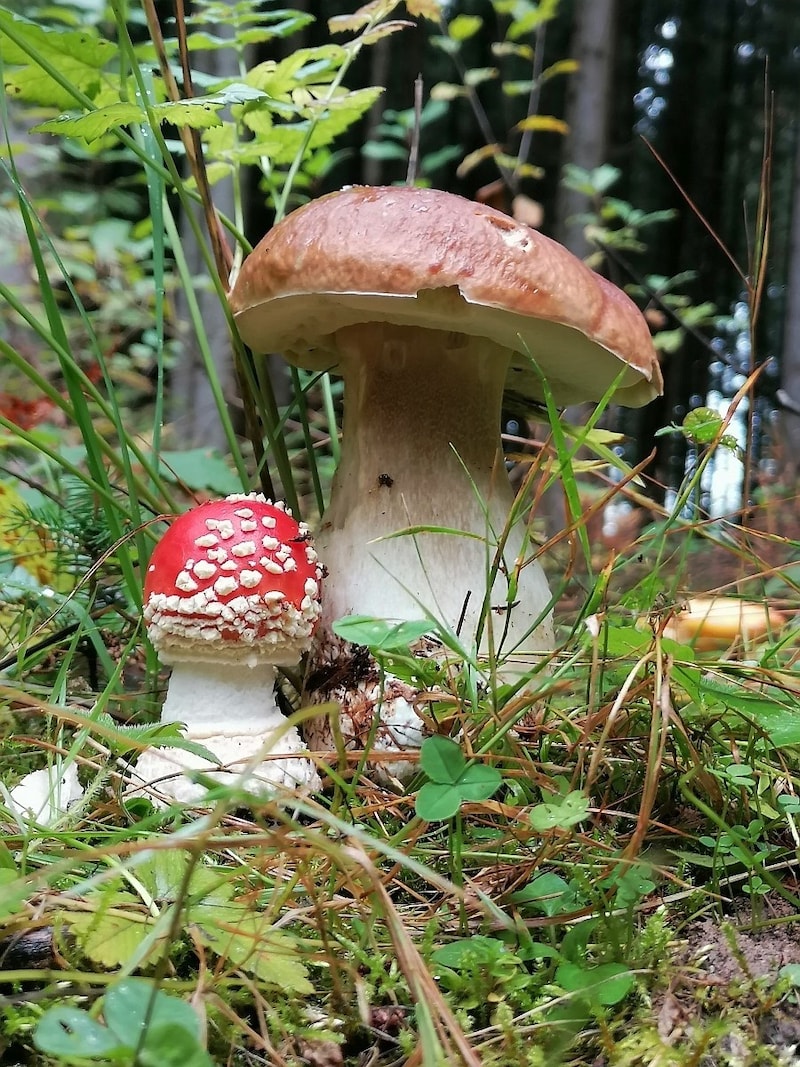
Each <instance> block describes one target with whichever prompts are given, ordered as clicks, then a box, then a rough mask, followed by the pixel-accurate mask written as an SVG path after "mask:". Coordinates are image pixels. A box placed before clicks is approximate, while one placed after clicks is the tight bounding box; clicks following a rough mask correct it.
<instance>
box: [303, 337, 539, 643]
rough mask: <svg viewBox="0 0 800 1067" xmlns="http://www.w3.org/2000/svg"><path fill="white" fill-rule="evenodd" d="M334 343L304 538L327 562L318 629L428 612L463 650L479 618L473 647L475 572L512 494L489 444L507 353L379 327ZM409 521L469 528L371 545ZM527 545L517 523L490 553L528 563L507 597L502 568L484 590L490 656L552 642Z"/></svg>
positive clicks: (477, 604)
mask: <svg viewBox="0 0 800 1067" xmlns="http://www.w3.org/2000/svg"><path fill="white" fill-rule="evenodd" d="M337 342H338V344H339V348H340V350H341V351H342V352H343V358H342V363H341V369H342V371H343V374H344V378H345V419H344V427H343V438H342V458H341V462H340V465H339V469H338V471H337V473H336V477H335V479H334V484H333V488H332V492H331V503H330V507H329V510H328V512H327V513H326V515H325V517H324V520H323V523H322V527H321V530H320V532H319V535H318V537H317V548H318V551H319V556H320V559H321V560H322V562H323V563H324V564H325V565H326V567H327V569H328V577H327V579H326V583H325V595H324V605H323V620H322V622H323V633H324V631H325V630H326V629H327V628H329V626H330V623H331V622H332V621H333V620H334V619H336V618H340V617H342V616H344V615H349V614H354V613H356V614H365V615H372V616H375V617H378V618H389V619H409V618H421V617H424V614H425V609H427V611H428V612H430V613H431V614H432V615H433V616H434V617H435V618H437V619H439V620H441V621H442V622H444V623H445V625H446V626H448V627H450V628H451V629H453V630H455V629H458V630H459V634H460V637H461V639H462V640H463V641H464V642H465V643H466V644H467V646H469V645H471V643H472V642H473V641H474V640H475V637H476V633H477V631H478V629H479V626H481V625H483V636H482V639H481V642H480V645H481V648H482V650H484V651H485V650H486V648H487V644H488V635H487V633H486V630H487V626H486V624H485V623H483V624H482V623H481V618H482V616H483V615H484V601H485V599H486V582H487V575H488V573H489V569H490V566H491V562H492V558H493V556H494V552H495V548H496V544H497V539H498V538H500V537H501V535H502V533H503V529H504V527H505V524H506V520H507V516H508V512H509V509H510V507H511V505H512V502H513V494H512V491H511V487H510V485H509V483H508V478H507V476H506V472H505V467H504V464H503V460H502V455H501V452H500V448H499V427H500V412H501V403H502V396H503V386H504V382H505V377H506V371H507V367H508V363H509V359H510V355H509V353H508V352H507V351H506V350H504V349H502V348H500V347H498V346H493V345H487V344H486V342H484V341H480V342H479V341H476V340H475V339H473V338H469V337H466V336H465V335H463V334H459V333H443V332H440V331H432V330H422V329H415V328H409V327H404V328H398V327H392V326H384V325H380V324H375V325H367V326H355V327H351V328H348V329H346V330H341V331H340V332H339V334H338V335H337ZM413 526H439V527H444V528H448V529H452V530H457V531H461V533H462V534H466V535H470V534H471V535H477V536H459V535H458V534H445V533H419V534H417V535H415V536H410V535H406V536H402V537H399V538H392V539H391V540H384V541H382V542H379V543H375V541H376V539H378V538H386V537H387V536H389V535H392V534H394V533H396V532H397V531H398V530H403V529H406V528H408V527H413ZM531 554H532V553H531V548H530V546H529V545H528V544H527V533H526V530H525V528H524V524H523V528H522V529H520V528H515V529H513V530H512V531H511V534H510V536H509V537H508V541H507V543H506V547H505V550H504V553H503V568H504V569H505V570H507V571H509V572H513V571H514V568H515V564H516V562H517V560H518V558H519V557H523V558H526V559H528V563H527V564H526V565H525V566H524V567H523V569H522V571H521V573H520V575H519V584H518V587H517V588H516V590H515V591H514V595H513V604H514V606H512V607H509V603H508V602H509V596H508V583H507V581H506V577H505V574H503V573H502V570H501V572H500V573H498V575H497V577H496V579H495V581H494V584H493V586H492V589H491V591H490V596H489V602H490V605H491V607H492V609H493V610H492V611H491V613H490V616H489V619H490V622H491V626H492V629H493V632H494V640H495V648H496V650H497V645H500V646H501V647H500V648H499V653H500V656H502V655H504V654H505V655H508V654H510V653H512V652H514V651H516V652H519V651H532V650H537V651H541V650H543V649H548V648H550V647H552V643H553V634H552V623H551V621H550V617H549V614H548V613H547V606H548V604H549V601H550V593H549V590H548V587H547V582H546V580H545V578H544V575H543V572H542V570H541V567H540V566H539V564H538V563H537V562H533V561H531V560H530V556H531ZM537 622H538V625H536V628H535V629H534V625H535V624H537ZM531 631H532V632H531Z"/></svg>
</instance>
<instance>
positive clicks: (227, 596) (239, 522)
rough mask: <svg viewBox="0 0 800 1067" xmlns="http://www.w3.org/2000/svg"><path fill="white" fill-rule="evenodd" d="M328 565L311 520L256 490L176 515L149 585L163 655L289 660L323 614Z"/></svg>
mask: <svg viewBox="0 0 800 1067" xmlns="http://www.w3.org/2000/svg"><path fill="white" fill-rule="evenodd" d="M321 577H322V570H321V567H320V565H319V562H318V560H317V555H316V552H315V551H314V548H313V547H312V545H311V544H310V543H309V540H308V528H307V527H306V526H305V524H304V523H299V522H297V521H296V520H295V519H294V518H293V517H292V515H291V513H290V512H289V511H287V509H286V508H285V506H284V505H283V504H282V503H276V504H273V503H271V502H269V501H267V500H266V499H265V498H264V497H263V496H261V495H260V494H258V493H250V494H236V495H232V496H228V497H226V498H225V499H224V500H216V501H210V502H208V503H205V504H201V505H199V506H198V507H195V508H192V509H191V510H190V511H187V512H185V513H184V514H183V515H181V516H179V517H178V518H177V519H176V520H175V521H174V522H173V523H172V525H171V526H170V528H169V530H168V531H167V532H166V533H165V534H164V536H163V537H162V539H161V541H160V542H159V543H158V545H157V546H156V548H155V550H154V552H153V555H152V557H151V560H150V565H149V567H148V570H147V576H146V579H145V587H144V618H145V622H146V625H147V632H148V635H149V637H150V640H151V641H152V642H153V645H154V646H155V648H156V650H157V651H158V652H159V654H160V655H161V658H162V659H164V660H165V662H175V661H178V660H191V659H194V658H203V659H204V660H219V661H237V660H242V661H245V662H249V663H253V662H258V661H269V662H276V663H281V662H291V661H293V660H295V659H297V658H299V656H300V655H301V654H302V651H303V650H304V648H305V647H306V646H307V643H308V640H309V638H310V636H311V634H312V633H313V631H314V627H315V625H316V623H317V620H318V618H319V614H320V605H319V597H320V581H321Z"/></svg>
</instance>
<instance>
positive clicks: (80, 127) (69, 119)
mask: <svg viewBox="0 0 800 1067" xmlns="http://www.w3.org/2000/svg"><path fill="white" fill-rule="evenodd" d="M146 118H147V116H146V114H145V112H144V109H143V108H141V107H139V106H138V105H137V104H128V103H123V102H122V101H120V102H119V103H117V104H110V105H109V106H108V107H100V108H98V109H97V110H96V111H89V112H87V113H86V114H84V115H59V116H58V118H55V119H48V121H47V122H40V123H39V125H38V126H34V127H33V130H32V132H33V133H52V134H55V135H56V136H57V137H83V138H84V139H85V140H86V141H88V142H89V143H91V142H92V141H96V140H97V139H98V138H99V137H103V136H104V134H107V133H108V132H109V131H110V130H113V129H114V128H115V127H117V126H127V125H128V123H131V122H144V121H145V120H146Z"/></svg>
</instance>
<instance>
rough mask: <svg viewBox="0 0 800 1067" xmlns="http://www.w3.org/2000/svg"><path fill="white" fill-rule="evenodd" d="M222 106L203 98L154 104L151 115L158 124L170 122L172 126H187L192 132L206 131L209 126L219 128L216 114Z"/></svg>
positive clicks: (218, 119)
mask: <svg viewBox="0 0 800 1067" xmlns="http://www.w3.org/2000/svg"><path fill="white" fill-rule="evenodd" d="M221 108H222V104H219V103H216V102H213V101H209V100H207V99H206V98H205V97H201V98H199V99H197V100H176V101H170V102H169V103H167V104H156V106H155V107H154V108H153V115H154V117H155V119H156V120H157V121H158V122H170V123H172V125H173V126H188V127H189V129H192V130H206V129H208V128H209V127H211V126H221V125H222V119H221V118H220V117H219V115H218V114H217V112H218V111H219V110H220V109H221Z"/></svg>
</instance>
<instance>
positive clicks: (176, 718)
mask: <svg viewBox="0 0 800 1067" xmlns="http://www.w3.org/2000/svg"><path fill="white" fill-rule="evenodd" d="M274 686H275V667H274V666H273V665H272V664H271V663H258V664H256V665H255V666H254V667H249V666H247V665H246V664H243V663H201V662H198V661H197V660H189V661H187V660H181V661H179V662H177V663H175V664H174V665H173V667H172V675H171V676H170V679H169V686H168V688H167V695H166V697H165V699H164V705H163V707H162V709H161V721H162V722H182V723H185V724H186V736H187V737H190V738H191V739H192V740H194V741H200V740H203V739H211V738H213V737H229V736H231V735H232V734H236V735H245V734H253V735H260V736H261V737H268V736H269V735H270V733H271V732H272V731H273V730H275V729H276V728H277V727H279V726H280V725H281V723H282V722H285V719H284V717H283V715H282V714H281V712H280V711H279V710H278V708H277V706H276V704H275V694H274V692H273V689H274ZM207 747H208V748H212V749H213V746H212V745H211V744H209V745H208V746H207Z"/></svg>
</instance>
